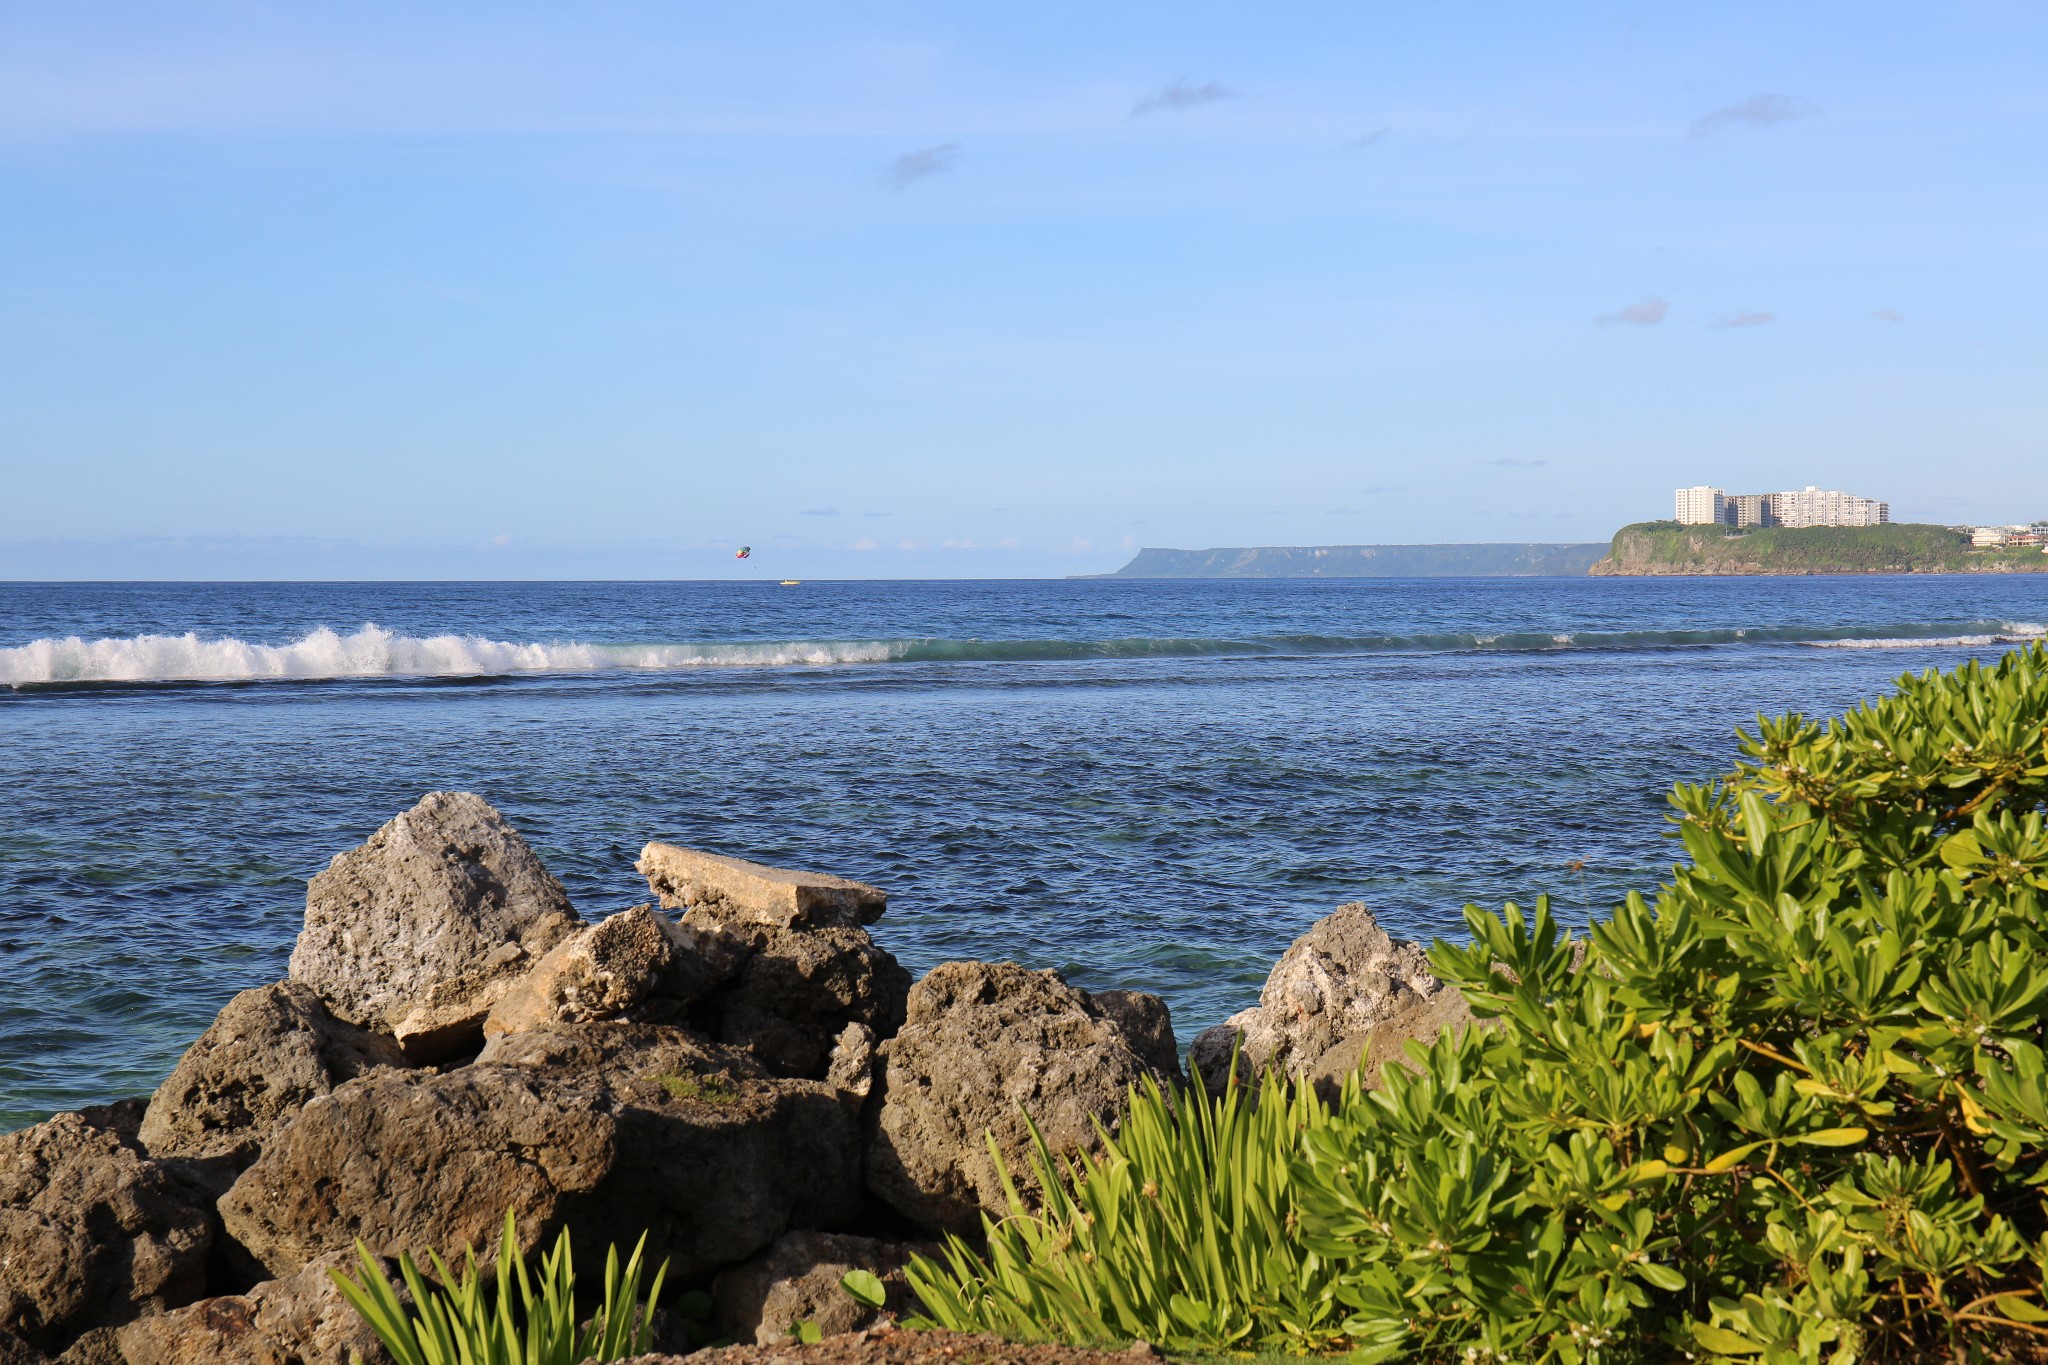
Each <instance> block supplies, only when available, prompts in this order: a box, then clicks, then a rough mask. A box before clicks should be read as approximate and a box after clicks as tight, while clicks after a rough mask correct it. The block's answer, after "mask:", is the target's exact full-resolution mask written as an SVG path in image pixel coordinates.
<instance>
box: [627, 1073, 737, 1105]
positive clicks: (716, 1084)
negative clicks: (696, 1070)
mask: <svg viewBox="0 0 2048 1365" xmlns="http://www.w3.org/2000/svg"><path fill="white" fill-rule="evenodd" d="M647 1079H648V1080H650V1081H653V1082H654V1083H655V1084H656V1085H658V1086H660V1087H661V1088H662V1089H663V1090H666V1091H667V1092H668V1094H669V1098H670V1099H677V1100H696V1101H698V1102H699V1103H702V1104H731V1103H732V1102H733V1101H734V1100H736V1099H738V1098H739V1092H738V1091H736V1090H734V1089H733V1088H732V1087H731V1086H730V1085H728V1084H727V1083H726V1082H725V1080H724V1079H723V1078H722V1077H718V1076H690V1075H684V1074H682V1073H680V1072H675V1071H659V1072H656V1073H655V1074H653V1075H651V1076H649V1077H648V1078H647Z"/></svg>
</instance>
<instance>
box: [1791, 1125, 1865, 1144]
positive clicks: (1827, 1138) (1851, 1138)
mask: <svg viewBox="0 0 2048 1365" xmlns="http://www.w3.org/2000/svg"><path fill="white" fill-rule="evenodd" d="M1869 1136H1870V1130H1869V1129H1868V1128H1822V1129H1820V1130H1819V1131H1818V1132H1813V1133H1801V1134H1800V1135H1799V1137H1798V1139H1797V1140H1798V1141H1800V1142H1803V1143H1805V1144H1806V1145H1807V1146H1809V1147H1854V1146H1855V1145H1856V1144H1857V1143H1859V1142H1861V1141H1863V1140H1864V1139H1865V1138H1867V1137H1869Z"/></svg>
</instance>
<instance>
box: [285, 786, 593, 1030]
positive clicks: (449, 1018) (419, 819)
mask: <svg viewBox="0 0 2048 1365" xmlns="http://www.w3.org/2000/svg"><path fill="white" fill-rule="evenodd" d="M577 924H578V921H577V918H576V912H575V910H574V909H573V908H572V907H571V906H570V904H569V896H568V893H567V892H565V891H564V890H563V889H562V885H561V883H560V882H558V881H556V880H555V879H554V877H553V876H551V875H550V874H549V872H548V870H547V869H546V868H545V867H543V866H542V865H541V861H540V859H539V858H538V857H537V856H535V854H534V852H533V850H532V849H531V848H528V847H527V845H526V841H525V840H524V839H522V838H521V837H520V836H519V832H518V831H517V830H515V829H513V828H512V826H511V825H510V824H509V823H508V822H507V821H506V820H505V818H504V817H503V816H502V815H500V814H498V812H497V811H495V810H493V809H492V808H491V806H490V804H489V803H488V802H486V801H485V800H484V799H483V798H482V797H480V796H476V795H474V794H472V793H469V792H430V793H428V794H427V795H426V796H425V797H423V798H421V800H420V802H419V804H418V805H416V806H414V807H413V808H412V809H411V810H409V811H406V812H405V813H404V814H402V815H399V816H396V817H394V818H393V819H391V820H390V821H388V822H386V823H385V824H384V826H383V827H382V828H380V829H379V830H378V831H377V832H376V833H375V834H373V835H371V836H370V839H369V841H368V842H367V843H365V844H363V845H361V846H360V847H357V848H353V849H350V850H348V851H347V852H346V853H340V854H337V855H335V858H334V861H333V862H331V863H330V864H328V866H327V869H326V870H325V871H323V872H321V873H320V874H319V875H318V876H316V877H314V878H313V880H312V882H311V883H309V884H308V886H307V888H306V921H305V927H304V928H303V929H302V930H301V931H300V934H299V940H298V944H297V946H296V947H294V948H293V949H292V956H291V977H292V980H294V981H299V982H303V983H305V984H306V985H308V986H311V987H312V988H313V989H314V990H315V991H317V992H318V993H319V995H320V997H321V998H322V999H323V1000H325V1001H326V1002H327V1004H328V1007H329V1008H330V1009H332V1010H333V1011H334V1013H335V1015H336V1016H338V1017H339V1018H341V1019H344V1020H346V1021H348V1022H349V1023H353V1024H359V1025H363V1026H365V1027H368V1028H373V1029H377V1030H380V1031H385V1032H389V1033H392V1034H394V1035H395V1036H396V1037H397V1038H398V1040H399V1042H400V1044H401V1045H403V1046H404V1047H405V1050H406V1053H407V1055H408V1056H410V1057H413V1058H414V1059H415V1060H420V1061H435V1060H441V1059H444V1058H447V1057H452V1056H455V1055H457V1054H459V1053H461V1052H463V1051H465V1050H469V1049H473V1048H474V1047H475V1046H476V1045H477V1044H478V1043H479V1042H480V1041H481V1038H482V1026H483V1020H484V1016H485V1014H487V1013H488V1012H489V1010H490V1007H491V1006H492V1005H493V1004H495V1003H496V1002H497V999H498V996H499V995H500V994H502V993H503V991H504V990H505V988H506V987H507V986H509V985H510V984H511V982H512V981H514V980H515V979H517V978H518V977H519V976H521V975H523V974H524V973H525V971H526V970H527V969H528V968H530V967H531V966H532V965H533V964H534V962H535V961H536V960H537V959H539V958H540V956H541V955H542V954H544V953H546V952H547V951H548V950H549V949H550V948H552V947H554V946H555V945H556V944H557V943H559V942H561V941H562V939H564V938H566V937H568V935H569V934H570V933H572V932H573V931H574V930H575V929H576V927H577Z"/></svg>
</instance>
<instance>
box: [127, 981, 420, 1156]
mask: <svg viewBox="0 0 2048 1365" xmlns="http://www.w3.org/2000/svg"><path fill="white" fill-rule="evenodd" d="M404 1065H405V1055H404V1053H402V1052H401V1051H400V1050H399V1047H398V1044H397V1042H396V1041H394V1040H393V1039H391V1038H389V1037H385V1036H383V1035H381V1034H375V1033H371V1032H369V1031H368V1030H365V1029H360V1028H357V1027H355V1026H354V1025H353V1024H345V1023H343V1022H341V1021H340V1020H339V1019H336V1018H335V1017H334V1016H333V1015H332V1014H330V1013H329V1012H328V1009H327V1006H326V1005H324V1004H323V1003H321V1000H320V997H319V996H318V995H316V994H315V993H314V992H313V990H312V988H311V987H309V986H306V985H303V984H300V983H298V982H294V981H281V982H278V983H277V984H276V985H272V986H259V987H257V988H256V989H255V990H248V991H243V992H242V993H241V994H239V995H237V996H236V997H235V998H234V999H232V1000H230V1001H229V1002H228V1003H227V1007H226V1008H225V1009H223V1010H222V1011H221V1012H220V1014H219V1015H218V1016H217V1017H216V1018H215V1019H214V1021H213V1024H212V1026H211V1027H209V1028H208V1029H207V1030H206V1032H205V1033H203V1034H201V1035H200V1036H199V1041H198V1042H196V1043H194V1044H193V1045H192V1046H191V1047H190V1048H189V1049H187V1051H186V1053H185V1056H184V1057H183V1058H182V1059H181V1060H180V1061H179V1062H178V1065H177V1066H176V1067H175V1068H174V1069H173V1070H172V1072H171V1074H170V1075H169V1076H168V1077H166V1078H165V1080H164V1083H163V1084H162V1085H160V1086H158V1087H157V1092H156V1095H155V1096H154V1097H153V1098H152V1099H151V1100H150V1102H149V1108H148V1109H147V1110H146V1111H145V1112H144V1114H143V1116H142V1122H141V1125H140V1129H139V1137H140V1140H141V1142H142V1144H143V1146H145V1147H146V1148H148V1150H149V1153H150V1155H152V1156H156V1157H193V1158H214V1157H225V1158H228V1159H229V1161H230V1162H231V1163H232V1164H233V1166H234V1167H235V1168H236V1169H239V1168H240V1167H243V1166H246V1165H248V1163H249V1162H251V1161H253V1160H255V1158H256V1150H257V1148H258V1147H259V1146H260V1145H261V1144H262V1143H263V1142H264V1141H265V1140H266V1139H268V1138H269V1136H270V1135H271V1134H272V1133H273V1132H275V1131H276V1130H277V1129H278V1128H279V1127H281V1126H282V1125H284V1124H285V1123H288V1122H290V1121H291V1118H292V1116H293V1115H294V1114H296V1113H298V1112H299V1110H300V1109H301V1108H303V1107H304V1106H305V1104H306V1102H307V1101H309V1100H312V1099H315V1098H317V1097H319V1096H321V1095H325V1094H327V1093H328V1092H329V1091H331V1090H333V1089H334V1088H335V1087H336V1086H338V1085H341V1084H343V1083H344V1082H346V1081H351V1080H354V1079H355V1078H356V1077H357V1076H360V1075H363V1074H364V1073H366V1072H369V1071H373V1070H375V1069H377V1068H379V1067H402V1066H404Z"/></svg>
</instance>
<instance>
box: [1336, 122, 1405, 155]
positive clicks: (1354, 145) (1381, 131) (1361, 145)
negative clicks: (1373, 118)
mask: <svg viewBox="0 0 2048 1365" xmlns="http://www.w3.org/2000/svg"><path fill="white" fill-rule="evenodd" d="M1393 131H1394V129H1393V126H1392V125H1391V124H1390V125H1388V126H1387V127H1384V128H1375V129H1373V130H1372V131H1371V132H1369V133H1364V134H1361V135H1360V136H1358V137H1355V138H1352V139H1351V140H1350V141H1349V142H1347V143H1345V144H1344V145H1345V147H1346V148H1348V149H1349V150H1351V151H1354V152H1362V151H1364V150H1365V149H1366V148H1367V147H1377V146H1379V145H1380V144H1381V143H1382V142H1385V141H1386V140H1387V134H1388V133H1391V132H1393Z"/></svg>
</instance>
